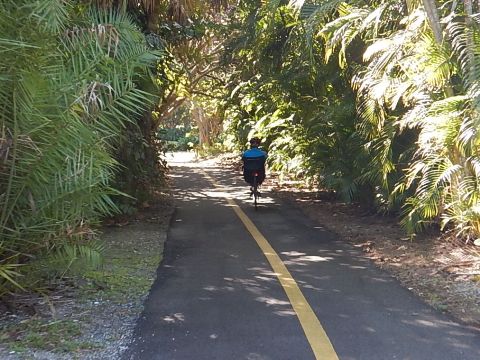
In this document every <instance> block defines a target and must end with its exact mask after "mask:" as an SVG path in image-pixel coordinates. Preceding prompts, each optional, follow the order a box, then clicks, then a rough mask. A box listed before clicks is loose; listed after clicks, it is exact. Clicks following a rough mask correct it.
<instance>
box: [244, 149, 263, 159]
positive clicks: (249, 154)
mask: <svg viewBox="0 0 480 360" xmlns="http://www.w3.org/2000/svg"><path fill="white" fill-rule="evenodd" d="M242 157H244V158H261V157H264V158H265V159H266V158H267V153H266V152H265V151H263V150H260V149H259V148H251V149H249V150H247V151H245V152H244V153H243V155H242Z"/></svg>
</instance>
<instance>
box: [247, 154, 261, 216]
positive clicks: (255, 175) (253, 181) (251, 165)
mask: <svg viewBox="0 0 480 360" xmlns="http://www.w3.org/2000/svg"><path fill="white" fill-rule="evenodd" d="M243 175H244V179H245V181H246V182H247V183H249V184H250V197H252V196H253V203H254V205H255V210H257V209H258V198H259V197H260V196H261V194H260V192H259V191H258V187H259V186H260V185H261V184H262V181H263V179H264V178H265V158H264V157H260V158H244V159H243Z"/></svg>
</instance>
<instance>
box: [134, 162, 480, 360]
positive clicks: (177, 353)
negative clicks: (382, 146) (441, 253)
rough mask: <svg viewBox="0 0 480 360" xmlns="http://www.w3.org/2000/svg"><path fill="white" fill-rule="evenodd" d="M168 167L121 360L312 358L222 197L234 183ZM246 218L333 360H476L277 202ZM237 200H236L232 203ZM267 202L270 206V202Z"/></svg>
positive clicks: (400, 291)
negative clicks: (169, 190)
mask: <svg viewBox="0 0 480 360" xmlns="http://www.w3.org/2000/svg"><path fill="white" fill-rule="evenodd" d="M207 172H208V173H209V174H210V175H211V176H212V177H214V178H215V179H217V180H218V182H219V183H220V184H221V185H224V186H225V190H222V189H214V188H213V185H212V184H211V183H210V182H209V181H208V180H207V179H206V178H205V176H204V175H203V174H202V173H201V171H200V169H198V168H192V167H187V166H184V167H176V168H175V169H174V173H173V174H174V175H173V176H174V179H175V184H176V187H177V191H176V197H177V212H176V215H175V217H174V219H173V224H172V227H171V230H170V233H169V237H168V241H167V245H166V254H165V259H164V261H163V263H162V265H161V266H160V268H159V271H158V278H157V280H156V282H155V284H154V286H153V288H152V290H151V293H150V295H149V297H148V299H147V301H146V304H145V311H144V313H143V314H142V317H141V319H140V321H139V323H138V325H137V328H136V330H135V342H134V343H133V344H132V346H131V347H130V348H129V350H128V351H127V352H126V354H125V356H124V358H125V359H168V360H170V359H172V360H173V359H199V360H201V359H254V360H257V359H265V360H267V359H269V360H270V359H271V360H282V359H292V360H293V359H307V360H308V359H315V357H314V355H313V352H312V350H311V348H310V345H309V343H308V341H307V340H306V337H305V335H304V332H303V330H302V328H301V326H300V324H299V321H298V319H297V317H296V314H295V312H294V311H293V309H292V306H291V304H290V303H289V300H288V298H287V296H286V295H285V292H284V290H283V289H282V287H281V286H280V284H279V282H278V281H277V278H276V276H275V274H273V273H272V270H271V268H270V265H269V264H268V262H267V261H266V259H265V257H264V255H263V254H262V253H261V251H260V249H259V248H258V246H257V244H256V243H255V241H254V240H253V239H252V237H251V235H250V234H249V233H248V232H247V231H246V229H245V227H244V226H243V224H242V223H241V222H240V220H239V219H238V218H237V217H236V215H235V213H234V212H233V211H232V210H231V208H230V206H229V205H228V204H227V203H226V201H225V199H224V195H225V194H222V191H228V192H229V193H235V194H234V198H235V199H239V198H242V197H244V194H245V187H244V186H243V184H242V183H241V180H240V179H238V178H237V179H232V177H231V176H227V175H225V172H223V171H222V170H221V169H215V168H212V169H207ZM262 201H263V202H264V204H265V205H262V207H261V208H260V209H259V211H258V212H255V211H254V210H253V208H252V206H251V203H248V202H247V203H242V204H241V206H242V208H243V210H244V211H245V213H246V214H247V215H248V216H249V217H250V218H251V219H252V220H253V221H254V223H255V224H256V226H257V227H258V229H259V230H260V231H261V232H262V233H263V235H264V236H265V237H266V239H267V240H268V241H269V242H270V244H271V245H272V246H273V248H274V249H275V250H276V252H277V253H278V254H279V256H280V257H281V258H282V260H283V262H284V263H285V265H286V266H287V268H288V269H289V271H290V273H291V274H292V276H293V277H294V278H295V280H296V281H297V283H298V285H299V286H300V288H301V290H302V292H303V294H304V295H305V297H306V298H307V300H308V302H309V304H310V306H311V307H312V308H313V310H314V311H315V313H316V315H317V317H318V318H319V320H320V322H321V323H322V325H323V327H324V328H325V330H326V332H327V335H328V337H329V338H330V341H331V342H332V343H333V346H334V348H335V350H336V352H337V354H338V357H339V358H340V359H346V360H348V359H358V360H363V359H365V360H374V359H379V360H384V359H412V360H416V359H440V360H441V359H445V360H447V359H448V360H453V359H462V360H463V359H479V358H480V336H479V333H478V332H476V331H475V330H469V329H466V328H465V327H463V326H461V325H458V324H456V323H455V322H453V321H451V320H450V319H449V318H448V317H447V316H444V315H442V314H439V313H437V312H436V311H434V310H433V309H432V308H430V307H428V306H426V305H425V304H423V303H422V302H421V301H420V300H418V299H417V298H416V297H415V296H414V295H413V294H411V293H410V292H409V291H407V290H405V289H404V288H402V287H401V286H400V285H399V284H398V283H397V281H395V280H394V279H393V278H392V277H390V276H388V275H387V274H385V273H383V272H382V271H379V270H378V269H376V268H375V267H374V266H372V265H371V264H370V262H369V261H368V260H366V259H364V258H362V256H361V254H360V253H359V252H358V251H356V250H354V249H352V248H351V247H350V246H348V245H346V244H344V243H343V242H341V241H340V240H338V239H336V238H335V236H333V235H332V234H331V233H329V232H327V231H325V230H324V229H323V228H322V226H321V225H320V224H316V223H313V222H312V221H310V220H308V219H306V218H305V216H303V215H302V214H301V213H300V212H299V211H297V210H296V209H294V208H292V207H290V206H288V205H286V204H281V203H279V202H278V200H275V201H270V199H268V198H265V199H262ZM237 202H238V203H240V201H238V200H237ZM268 202H269V203H268Z"/></svg>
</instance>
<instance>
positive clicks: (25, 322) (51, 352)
mask: <svg viewBox="0 0 480 360" xmlns="http://www.w3.org/2000/svg"><path fill="white" fill-rule="evenodd" d="M145 205H146V208H145V209H143V210H142V211H140V212H139V213H138V214H137V215H136V216H134V217H130V218H128V219H127V218H124V219H116V220H115V221H111V222H110V224H109V226H105V227H104V228H103V229H102V235H101V239H102V240H103V243H104V246H105V251H104V264H103V266H102V267H101V268H100V269H98V270H91V271H88V272H87V273H86V274H84V275H83V276H82V277H81V278H80V279H64V280H63V281H62V282H61V283H58V284H56V285H55V286H54V287H53V288H52V289H48V291H47V292H45V293H44V294H43V295H39V294H19V295H16V296H15V297H14V298H11V299H9V300H10V304H11V305H13V308H12V307H10V309H6V308H5V306H3V309H2V308H0V359H4V360H13V359H45V360H47V359H48V360H57V359H62V360H63V359H102V360H104V359H119V358H120V355H121V353H122V352H123V351H124V350H125V349H126V348H127V346H128V344H129V342H130V340H131V336H132V333H133V329H134V327H135V324H136V321H137V318H138V317H139V315H140V313H141V311H142V310H143V302H144V299H145V297H146V296H147V294H148V292H149V290H150V287H151V285H152V283H153V281H154V280H155V278H156V271H157V268H158V265H159V263H160V261H161V259H162V256H163V247H164V242H165V240H166V236H167V230H168V226H169V223H170V219H171V216H172V213H173V208H174V206H173V200H172V197H171V195H170V194H169V193H167V192H166V193H159V194H158V195H157V198H156V199H155V200H154V201H152V203H151V204H150V205H148V204H145Z"/></svg>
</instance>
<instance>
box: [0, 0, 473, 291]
mask: <svg viewBox="0 0 480 360" xmlns="http://www.w3.org/2000/svg"><path fill="white" fill-rule="evenodd" d="M479 6H480V4H478V2H475V3H474V2H472V1H468V0H465V1H463V2H452V1H443V0H442V1H435V0H401V1H399V0H384V1H376V0H368V1H367V0H351V1H339V0H317V1H305V2H304V1H288V0H269V1H260V0H246V1H238V2H234V1H227V0H212V1H210V2H208V3H207V2H202V1H193V0H157V1H155V0H141V1H128V0H91V1H87V0H85V1H80V0H76V1H75V0H36V1H27V0H18V1H17V0H15V1H14V0H4V1H2V2H1V3H0V14H1V15H0V54H1V57H0V80H1V81H0V119H1V127H0V131H1V133H0V209H1V210H0V211H1V213H0V296H1V295H2V294H3V293H5V292H8V291H11V290H12V289H13V288H15V287H16V288H18V287H27V286H30V287H32V286H33V287H35V286H36V285H35V284H36V282H37V281H40V283H39V284H41V283H42V281H44V280H45V279H51V278H52V277H54V278H55V277H61V276H63V275H65V274H66V273H68V272H69V271H74V270H75V269H76V268H81V267H82V266H83V265H85V264H90V265H98V264H99V263H100V259H101V250H102V247H101V245H100V244H99V243H98V242H97V239H96V235H95V225H96V224H97V223H98V222H99V221H100V220H101V219H102V218H103V217H105V216H110V215H113V214H115V213H118V212H122V211H123V212H129V211H131V210H132V209H134V208H135V206H137V204H139V203H143V202H144V201H145V200H148V199H150V198H151V196H152V191H153V190H154V189H155V187H156V186H157V185H158V184H159V183H161V181H162V176H163V174H164V172H165V168H164V166H163V165H162V163H161V161H160V160H159V158H158V155H159V153H160V152H161V151H162V149H163V148H165V146H175V147H177V148H182V149H185V148H190V147H192V146H196V145H195V144H196V143H199V145H197V146H199V147H200V148H201V149H205V148H209V149H212V148H216V149H219V148H223V149H225V148H227V149H235V150H239V149H242V148H244V147H245V145H246V143H247V139H248V137H249V136H251V135H252V134H257V135H259V136H261V137H263V138H264V140H265V145H266V147H267V148H268V151H269V154H270V156H269V161H270V166H271V168H272V169H274V170H277V171H280V172H285V173H289V174H290V175H292V176H296V177H298V178H299V179H303V180H304V181H305V182H316V183H319V184H321V185H322V186H324V187H325V188H329V189H333V190H335V191H336V193H337V194H338V196H340V197H342V198H343V199H345V200H347V201H360V202H362V203H363V204H365V205H366V206H368V207H369V208H370V209H372V210H375V211H381V212H393V213H398V214H400V215H401V218H402V224H403V225H404V226H405V228H406V230H407V232H408V233H409V234H411V235H413V234H415V233H417V232H419V231H422V230H424V229H425V228H428V227H430V226H441V227H442V228H443V229H446V230H451V231H452V232H453V234H454V235H455V236H458V237H461V238H464V239H466V240H475V239H477V237H479V235H480V207H479V205H478V204H479V196H480V190H479V185H480V184H479V179H480V158H479V155H480V154H479V152H480V147H479V140H480V139H479V134H478V128H479V124H478V122H479V115H478V107H479V94H478V87H479V80H480V73H479V70H478V69H479V65H480V63H479V55H478V53H479V51H478V49H479V48H480V36H479V34H480V31H479V30H480V27H479V21H480V16H479V14H478V12H479V11H480V9H479ZM179 136H180V137H183V142H182V141H180V142H179V141H178V138H179ZM187 136H188V139H187V138H186V137H187ZM173 140H175V144H174V145H172V141H173ZM165 142H166V143H167V144H166V145H165ZM27 274H28V275H29V276H26V275H27ZM33 274H35V276H33ZM39 286H40V285H39Z"/></svg>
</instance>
